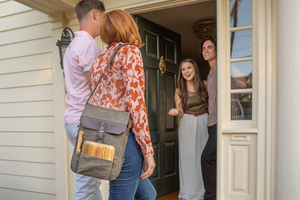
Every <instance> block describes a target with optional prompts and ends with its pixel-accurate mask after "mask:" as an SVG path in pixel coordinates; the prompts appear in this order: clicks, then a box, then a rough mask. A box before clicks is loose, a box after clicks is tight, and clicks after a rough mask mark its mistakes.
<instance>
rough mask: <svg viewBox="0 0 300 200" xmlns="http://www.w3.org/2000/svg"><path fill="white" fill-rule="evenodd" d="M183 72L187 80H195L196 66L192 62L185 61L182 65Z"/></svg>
mask: <svg viewBox="0 0 300 200" xmlns="http://www.w3.org/2000/svg"><path fill="white" fill-rule="evenodd" d="M181 73H182V76H183V78H184V79H185V80H187V81H191V80H194V77H195V67H194V65H193V64H192V63H190V62H184V63H183V64H182V65H181Z"/></svg>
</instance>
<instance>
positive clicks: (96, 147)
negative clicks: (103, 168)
mask: <svg viewBox="0 0 300 200" xmlns="http://www.w3.org/2000/svg"><path fill="white" fill-rule="evenodd" d="M82 153H84V154H87V155H90V156H94V157H98V158H102V159H106V160H111V161H112V160H113V159H114V155H115V147H113V146H110V145H106V144H101V143H97V142H91V141H85V142H84V143H83V147H82Z"/></svg>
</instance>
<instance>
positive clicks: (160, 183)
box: [135, 15, 181, 197]
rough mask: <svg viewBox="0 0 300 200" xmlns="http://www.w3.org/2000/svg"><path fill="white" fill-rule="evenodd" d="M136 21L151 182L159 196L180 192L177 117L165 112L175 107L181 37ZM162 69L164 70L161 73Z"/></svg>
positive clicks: (137, 19)
mask: <svg viewBox="0 0 300 200" xmlns="http://www.w3.org/2000/svg"><path fill="white" fill-rule="evenodd" d="M135 20H136V22H137V24H138V27H139V32H140V35H141V38H142V41H143V42H144V43H145V46H144V47H143V48H141V52H142V56H143V61H144V70H145V81H146V91H145V99H146V106H147V113H148V119H149V126H150V134H151V139H152V143H153V148H154V153H155V155H154V159H155V162H156V168H155V170H154V173H153V175H152V176H151V177H150V180H151V182H152V184H153V185H154V187H155V188H156V191H157V196H158V197H159V196H162V195H165V194H168V193H170V192H173V191H177V190H178V189H179V175H178V132H177V126H178V124H177V120H176V117H172V116H170V115H168V112H169V110H170V109H171V108H173V107H174V106H175V102H174V94H175V90H176V80H177V73H178V65H179V61H180V44H181V43H180V42H181V38H180V35H179V34H177V33H175V32H173V31H170V30H168V29H166V28H164V27H162V26H160V25H158V24H155V23H153V22H151V21H149V20H146V19H145V18H142V17H140V16H138V15H136V16H135ZM159 65H160V66H161V69H162V70H160V67H159ZM163 66H166V69H165V72H164V73H163V74H162V72H163V71H164V69H163V68H162V67H163Z"/></svg>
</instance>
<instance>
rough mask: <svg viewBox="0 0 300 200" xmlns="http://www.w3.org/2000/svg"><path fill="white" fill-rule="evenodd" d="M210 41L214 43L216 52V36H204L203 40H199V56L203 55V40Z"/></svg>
mask: <svg viewBox="0 0 300 200" xmlns="http://www.w3.org/2000/svg"><path fill="white" fill-rule="evenodd" d="M208 40H209V41H211V42H212V43H213V44H214V45H215V50H216V52H217V40H216V38H215V37H212V36H206V37H205V38H204V39H203V40H202V42H201V44H200V45H199V54H200V55H201V57H202V58H203V55H202V51H203V49H202V48H203V44H204V42H206V41H208Z"/></svg>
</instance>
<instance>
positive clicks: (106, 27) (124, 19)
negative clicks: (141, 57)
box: [100, 10, 144, 48]
mask: <svg viewBox="0 0 300 200" xmlns="http://www.w3.org/2000/svg"><path fill="white" fill-rule="evenodd" d="M100 37H101V40H102V41H103V42H105V43H106V44H108V45H110V44H111V43H113V42H124V43H130V44H133V45H135V46H137V47H138V48H141V47H142V46H144V44H142V40H141V36H140V34H139V31H138V27H137V25H136V23H135V21H134V19H133V18H132V16H131V15H130V14H129V13H127V12H126V11H124V10H112V11H110V12H108V13H106V14H105V15H104V17H103V19H102V20H101V26H100Z"/></svg>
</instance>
